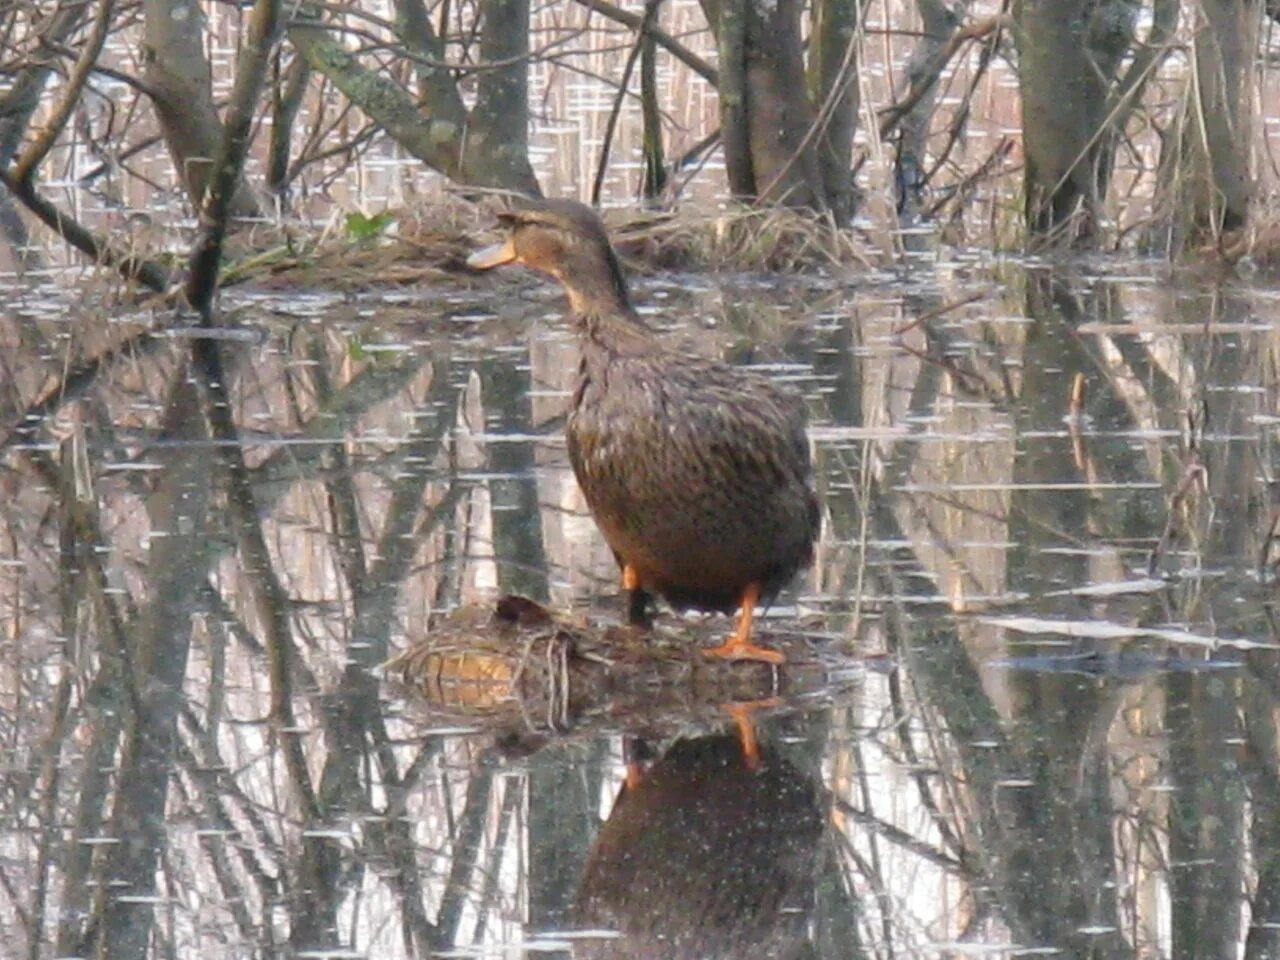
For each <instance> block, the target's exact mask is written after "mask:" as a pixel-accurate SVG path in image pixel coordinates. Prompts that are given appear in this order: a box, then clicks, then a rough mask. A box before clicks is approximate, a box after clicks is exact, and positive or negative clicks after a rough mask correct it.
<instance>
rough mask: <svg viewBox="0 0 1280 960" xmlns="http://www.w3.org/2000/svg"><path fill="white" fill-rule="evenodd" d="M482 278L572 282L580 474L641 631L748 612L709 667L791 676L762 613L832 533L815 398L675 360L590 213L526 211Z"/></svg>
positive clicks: (753, 375) (572, 416)
mask: <svg viewBox="0 0 1280 960" xmlns="http://www.w3.org/2000/svg"><path fill="white" fill-rule="evenodd" d="M499 221H500V224H501V226H502V227H503V229H504V236H503V239H502V240H500V241H499V242H498V243H496V244H493V245H491V246H488V247H485V248H483V249H480V250H477V251H476V252H474V253H473V254H471V256H470V257H469V258H468V260H467V262H468V264H469V265H470V266H471V267H472V268H474V269H477V270H488V269H492V268H494V267H499V266H502V265H506V264H520V265H523V266H525V267H527V268H531V269H533V270H535V271H538V272H540V273H543V274H546V275H548V276H550V277H551V278H553V279H554V280H556V281H558V282H559V283H560V285H561V286H562V287H563V288H564V292H565V294H566V295H567V297H568V317H569V320H570V322H571V323H572V325H573V326H574V328H575V329H576V331H577V335H578V340H579V344H580V349H581V358H580V361H579V365H578V372H577V380H576V384H575V387H574V390H573V394H572V400H571V402H570V409H569V413H568V417H567V420H566V426H565V436H566V441H567V445H568V452H569V461H570V463H571V465H572V467H573V472H574V475H575V476H576V477H577V480H578V484H579V486H580V487H581V489H582V493H583V495H584V498H585V500H586V503H587V507H588V509H589V510H590V512H591V514H592V516H593V518H594V519H595V522H596V525H597V526H598V527H599V530H600V532H601V534H602V535H603V537H604V539H605V541H606V543H607V544H608V546H609V548H610V549H611V550H612V551H613V555H614V558H615V559H616V561H617V563H618V566H619V569H620V572H621V580H622V589H623V595H624V597H625V616H626V619H627V622H628V623H629V624H633V625H637V626H647V625H648V624H649V614H648V610H649V604H650V600H651V598H652V597H653V596H654V595H657V596H660V597H662V598H663V599H664V600H666V601H667V602H668V603H669V604H670V605H671V606H672V607H674V608H676V609H677V610H686V609H694V610H701V611H708V612H722V613H730V614H732V613H734V612H737V614H738V619H737V626H736V629H735V630H734V632H733V634H732V636H730V637H729V638H728V639H727V640H726V641H725V642H724V643H722V644H720V645H719V646H716V647H712V648H708V649H705V650H704V651H703V652H704V653H705V654H707V655H708V656H712V657H719V658H724V659H726V660H750V661H759V662H763V663H769V664H775V665H776V664H781V663H783V662H784V661H785V659H786V657H785V655H784V654H783V653H782V652H781V651H779V650H775V649H772V648H770V647H766V646H763V645H758V644H756V643H755V642H754V641H753V638H752V632H753V623H754V618H755V615H756V612H757V611H758V610H759V609H761V608H762V607H763V606H765V605H767V604H768V603H769V602H770V601H771V600H772V599H773V598H774V597H775V596H776V595H777V593H778V592H779V591H780V590H781V589H782V588H783V587H785V586H786V585H787V584H788V583H790V581H791V580H792V579H793V578H794V577H795V576H796V574H798V573H799V572H800V571H801V570H802V569H804V568H805V567H807V566H809V565H810V563H811V562H812V559H813V549H814V544H815V542H816V541H817V538H818V534H819V527H820V510H819V503H818V497H817V494H816V492H815V485H814V478H813V466H812V463H811V459H810V454H809V441H808V436H807V434H806V423H807V417H806V410H805V405H804V400H803V398H802V397H801V396H800V395H799V394H797V393H795V392H794V391H792V390H790V389H789V388H787V387H784V386H783V385H782V384H779V383H777V382H776V381H774V380H773V379H771V378H770V377H768V376H766V375H765V374H763V373H761V372H760V371H754V370H751V369H747V368H743V367H736V366H733V365H731V364H728V363H725V362H723V361H720V360H717V359H712V358H706V357H701V356H697V355H692V354H690V353H688V352H687V351H684V350H681V349H678V348H676V347H673V346H671V345H669V344H667V343H665V342H664V341H663V338H662V337H661V336H660V335H659V334H658V333H657V332H656V331H655V330H654V329H653V328H652V327H650V326H649V324H648V323H646V322H645V320H644V319H643V318H642V317H641V316H640V315H639V314H638V313H637V312H636V310H635V307H634V306H633V305H632V300H631V295H630V291H629V289H628V285H627V279H626V276H625V275H624V273H623V270H622V266H621V264H620V262H619V259H618V256H617V253H616V252H615V251H614V248H613V245H612V243H611V242H610V239H609V234H608V232H607V230H606V228H605V226H604V223H603V221H602V220H601V219H600V217H599V215H598V214H597V213H596V212H595V210H593V209H592V208H591V207H588V206H586V205H585V204H582V203H578V202H577V201H573V200H568V199H557V198H552V199H538V200H527V201H523V202H521V203H520V205H519V206H516V207H513V209H510V210H508V211H505V212H503V213H501V214H499Z"/></svg>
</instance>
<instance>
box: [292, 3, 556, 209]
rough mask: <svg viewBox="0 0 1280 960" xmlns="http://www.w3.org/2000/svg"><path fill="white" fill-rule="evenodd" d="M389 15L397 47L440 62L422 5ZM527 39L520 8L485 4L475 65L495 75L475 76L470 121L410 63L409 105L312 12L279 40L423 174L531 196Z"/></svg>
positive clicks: (447, 90)
mask: <svg viewBox="0 0 1280 960" xmlns="http://www.w3.org/2000/svg"><path fill="white" fill-rule="evenodd" d="M395 11H396V19H395V30H396V34H397V36H398V37H399V39H400V42H401V43H403V44H404V45H405V47H406V48H408V49H409V50H410V51H412V52H413V53H416V54H418V55H420V56H421V57H424V58H426V59H427V60H429V61H435V62H438V61H440V60H441V59H442V57H443V48H444V45H443V43H442V41H441V39H440V38H439V37H438V36H437V34H436V31H435V28H434V27H432V25H431V20H430V17H429V16H428V15H427V10H426V7H425V5H424V4H423V3H422V0H396V5H395ZM528 32H529V7H528V0H488V2H487V3H486V4H485V7H484V26H483V27H482V35H481V43H480V47H481V56H482V59H483V60H485V61H488V62H490V63H500V64H501V66H498V67H493V68H484V69H483V70H482V71H481V73H480V79H479V85H478V90H477V101H476V106H475V109H473V110H472V111H471V112H470V113H468V112H467V109H466V107H465V105H464V104H463V101H462V96H461V94H460V93H459V91H458V88H457V84H456V82H455V80H454V77H453V75H452V74H451V72H450V71H449V70H447V69H442V68H440V67H438V66H435V65H434V64H433V63H430V62H418V63H415V65H414V70H415V73H416V77H417V81H418V95H419V97H418V101H417V102H415V101H414V99H413V97H412V96H410V94H409V92H408V91H406V90H405V89H404V88H403V87H402V86H400V85H399V84H398V83H397V82H396V81H395V80H393V79H392V78H390V77H388V76H385V75H383V74H382V73H379V72H376V71H374V70H371V69H369V68H367V67H365V66H364V65H363V64H362V63H361V62H360V60H359V59H358V58H357V57H356V55H355V54H353V53H352V52H351V51H349V50H347V49H346V48H345V47H344V46H343V44H342V43H341V41H340V40H338V39H336V38H335V37H334V36H332V35H330V33H329V31H328V30H327V29H326V28H325V26H324V24H323V23H322V22H321V21H320V20H319V17H318V14H316V13H315V12H314V11H311V12H310V13H308V14H307V19H302V18H298V19H295V21H294V23H293V25H292V26H291V27H290V28H289V40H290V42H292V43H293V45H294V47H295V48H296V49H297V51H298V53H299V54H300V55H301V56H302V57H304V58H305V59H306V61H307V63H309V64H310V65H311V67H312V69H314V70H316V71H317V72H319V73H322V74H324V75H325V76H326V77H328V78H329V80H330V81H331V82H332V83H333V85H334V86H336V87H337V88H338V89H339V90H341V91H342V92H343V93H344V94H345V95H346V97H347V99H348V100H350V101H351V102H352V103H353V104H355V105H356V106H357V107H359V108H360V109H361V110H363V111H364V112H365V113H366V114H368V115H369V116H370V117H371V118H372V119H373V120H374V121H375V122H376V123H378V124H379V125H380V126H381V127H382V128H383V129H384V130H386V131H387V133H388V134H390V135H391V137H392V138H393V139H395V141H396V142H397V143H399V144H400V146H402V147H403V148H404V149H405V150H407V151H408V152H409V153H410V154H411V155H412V156H414V157H416V158H418V159H419V160H421V161H422V162H423V163H425V164H427V165H428V166H429V167H431V168H432V169H433V170H438V171H439V172H440V173H443V174H444V175H445V176H447V177H449V178H450V179H452V180H455V181H457V182H458V183H462V184H472V185H477V186H496V187H506V188H509V189H514V190H520V191H523V192H526V193H532V194H538V193H540V192H541V191H540V189H539V187H538V182H537V179H536V178H535V177H534V174H533V168H532V166H531V165H530V164H529V156H528V132H527V131H528V122H529V118H528V71H529V64H528V52H529V48H528V44H529V38H528Z"/></svg>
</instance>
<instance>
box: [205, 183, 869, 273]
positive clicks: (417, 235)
mask: <svg viewBox="0 0 1280 960" xmlns="http://www.w3.org/2000/svg"><path fill="white" fill-rule="evenodd" d="M605 220H606V222H607V224H608V225H609V230H610V233H611V234H612V236H613V238H614V242H615V244H616V245H617V247H618V250H619V252H620V253H621V254H622V255H623V257H624V258H625V259H626V260H627V261H628V263H629V265H630V266H631V267H632V268H634V269H638V270H641V271H659V270H682V271H689V270H694V271H696V270H721V271H732V272H752V271H781V272H802V271H811V270H814V269H817V268H842V267H850V266H853V267H865V266H868V265H870V263H871V262H872V261H873V258H874V256H875V255H874V254H873V253H872V251H871V249H870V247H869V246H867V245H865V244H863V243H861V242H860V241H859V238H858V237H857V236H856V235H855V234H854V233H852V232H851V231H848V230H839V229H837V228H835V227H834V226H833V225H832V224H831V223H830V222H829V221H827V220H825V219H823V218H821V217H817V216H813V215H811V214H805V213H801V212H798V211H793V210H783V209H753V208H749V207H737V208H734V209H731V210H727V211H703V210H695V209H690V208H686V209H681V210H679V211H677V212H674V213H652V214H650V213H644V212H636V211H634V210H621V209H615V210H610V211H607V212H606V214H605ZM495 228H496V220H495V218H494V216H493V214H492V212H491V211H490V210H489V209H487V208H485V207H481V206H476V205H474V204H470V203H466V202H464V201H461V200H453V199H450V200H446V201H444V202H433V203H431V204H430V205H424V206H420V207H411V208H404V209H401V210H398V211H395V212H394V213H393V214H392V216H391V217H390V218H389V222H388V226H387V229H385V230H384V231H382V232H380V233H377V234H376V235H372V236H363V237H361V236H356V235H353V233H352V232H351V230H350V229H348V228H347V221H346V219H345V218H335V219H334V220H332V221H331V222H330V224H329V225H328V226H327V227H326V228H325V229H324V230H323V231H321V232H320V233H319V234H318V235H316V236H311V237H307V236H300V235H298V234H297V233H285V232H283V231H281V230H278V229H270V228H268V229H264V228H261V227H259V228H256V229H255V230H254V232H253V233H252V234H245V235H244V236H243V237H242V238H241V240H240V242H239V244H238V253H237V259H236V260H235V261H234V262H233V263H232V264H231V265H229V266H228V268H227V270H226V273H225V275H224V285H232V284H237V283H246V282H253V283H258V284H262V285H266V286H294V285H297V286H323V287H329V288H334V289H340V290H359V289H365V288H370V287H385V286H395V285H397V284H418V283H427V282H431V281H432V280H433V279H436V280H438V279H444V278H446V277H449V276H455V275H457V274H459V273H464V272H466V267H465V261H466V258H467V255H468V254H469V253H470V252H471V251H472V250H474V249H475V248H476V247H477V246H478V245H480V244H482V243H484V242H486V241H488V240H491V239H493V238H494V237H495V236H496V229H495Z"/></svg>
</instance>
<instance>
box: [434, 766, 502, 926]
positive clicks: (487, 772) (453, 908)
mask: <svg viewBox="0 0 1280 960" xmlns="http://www.w3.org/2000/svg"><path fill="white" fill-rule="evenodd" d="M492 789H493V767H492V766H491V765H486V766H484V767H482V768H481V769H480V770H479V771H477V772H476V773H473V774H472V776H471V779H470V781H469V782H468V783H467V800H466V805H465V806H464V807H463V809H462V816H461V817H460V818H459V821H458V831H457V833H456V834H455V835H454V837H453V838H452V839H453V844H452V847H453V849H452V851H451V853H452V861H453V862H452V863H451V864H450V866H449V879H448V882H447V883H446V884H445V888H444V893H443V894H442V895H441V898H440V913H439V916H438V917H437V919H436V928H437V929H436V935H437V937H438V938H439V939H438V941H437V943H436V944H435V946H436V947H437V948H438V949H439V948H444V947H452V946H454V945H455V944H456V937H457V934H458V926H459V923H460V922H461V920H462V906H463V903H464V899H465V895H466V891H467V887H468V886H469V884H470V882H471V874H472V872H473V871H474V870H475V866H476V859H477V857H478V855H479V850H480V841H481V840H482V839H483V837H484V824H485V820H486V819H488V814H489V794H490V793H491V792H492Z"/></svg>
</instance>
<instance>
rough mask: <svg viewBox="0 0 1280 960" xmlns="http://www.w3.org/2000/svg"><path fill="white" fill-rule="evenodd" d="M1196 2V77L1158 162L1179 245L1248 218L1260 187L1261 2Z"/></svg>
mask: <svg viewBox="0 0 1280 960" xmlns="http://www.w3.org/2000/svg"><path fill="white" fill-rule="evenodd" d="M1196 7H1197V10H1196V29H1195V31H1194V36H1195V39H1194V45H1193V56H1192V64H1193V68H1194V69H1193V73H1192V76H1193V82H1192V83H1191V84H1190V85H1189V86H1188V89H1187V93H1186V96H1185V98H1184V102H1183V109H1182V115H1181V117H1180V118H1179V122H1178V124H1177V126H1176V127H1175V129H1174V131H1173V133H1172V135H1170V136H1168V137H1166V139H1165V144H1166V150H1165V153H1164V155H1163V156H1162V157H1161V162H1160V167H1161V177H1160V183H1161V185H1162V187H1163V191H1164V200H1165V209H1166V210H1167V211H1168V213H1169V215H1170V219H1171V221H1172V225H1173V227H1174V230H1173V233H1174V236H1175V238H1176V240H1175V243H1176V244H1179V245H1180V244H1181V243H1183V242H1193V243H1194V242H1197V241H1200V240H1205V239H1209V238H1213V237H1216V236H1217V235H1218V234H1220V233H1221V232H1222V231H1223V230H1232V229H1235V228H1238V227H1241V226H1243V225H1244V223H1245V221H1246V219H1247V217H1248V212H1249V202H1250V200H1251V199H1252V198H1253V192H1254V186H1253V180H1252V178H1251V176H1250V174H1249V159H1248V150H1249V97H1248V85H1247V84H1246V83H1245V73H1246V70H1247V68H1248V65H1249V58H1250V56H1251V52H1252V51H1253V50H1254V49H1255V45H1254V39H1255V37H1256V24H1257V14H1258V6H1257V4H1256V3H1240V2H1238V0H1198V3H1197V4H1196Z"/></svg>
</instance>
